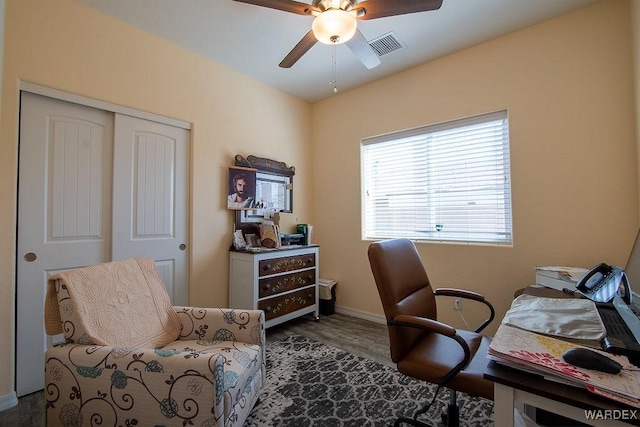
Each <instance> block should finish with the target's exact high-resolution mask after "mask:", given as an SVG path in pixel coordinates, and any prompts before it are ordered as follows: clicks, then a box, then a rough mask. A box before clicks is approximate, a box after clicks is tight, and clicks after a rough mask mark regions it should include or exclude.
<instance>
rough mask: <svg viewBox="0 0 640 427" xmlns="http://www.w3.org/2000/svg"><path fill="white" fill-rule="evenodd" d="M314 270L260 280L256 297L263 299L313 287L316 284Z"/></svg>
mask: <svg viewBox="0 0 640 427" xmlns="http://www.w3.org/2000/svg"><path fill="white" fill-rule="evenodd" d="M315 279H316V270H315V269H313V270H305V271H299V272H297V273H290V274H284V275H281V276H274V277H266V278H264V279H260V284H259V291H258V297H259V298H265V297H269V296H271V295H276V294H281V293H282V292H286V291H292V290H294V289H297V288H302V287H305V286H309V285H313V284H314V283H315V282H316V280H315Z"/></svg>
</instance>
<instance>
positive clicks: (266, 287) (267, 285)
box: [262, 283, 271, 291]
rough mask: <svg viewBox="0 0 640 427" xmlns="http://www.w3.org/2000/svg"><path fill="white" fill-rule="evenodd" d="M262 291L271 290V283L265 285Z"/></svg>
mask: <svg viewBox="0 0 640 427" xmlns="http://www.w3.org/2000/svg"><path fill="white" fill-rule="evenodd" d="M262 289H264V290H265V291H268V290H269V289H271V283H267V284H265V285H264V286H263V287H262Z"/></svg>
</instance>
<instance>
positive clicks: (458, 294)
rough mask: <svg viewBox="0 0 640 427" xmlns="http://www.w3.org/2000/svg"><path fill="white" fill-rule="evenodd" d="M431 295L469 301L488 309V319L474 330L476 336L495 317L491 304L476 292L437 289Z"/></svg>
mask: <svg viewBox="0 0 640 427" xmlns="http://www.w3.org/2000/svg"><path fill="white" fill-rule="evenodd" d="M433 294H434V295H436V296H445V297H455V298H465V299H470V300H473V301H478V302H481V303H483V304H484V305H486V306H487V308H489V317H488V318H486V319H485V320H484V322H482V323H481V324H480V326H478V327H477V328H476V329H475V331H474V332H475V333H477V334H478V333H480V332H482V330H483V329H484V328H486V327H487V326H488V325H489V324H490V323H491V322H493V319H494V318H495V317H496V311H495V310H494V308H493V305H491V303H490V302H489V301H487V300H486V299H485V298H484V295H482V294H479V293H477V292H472V291H467V290H465V289H455V288H438V289H435V290H434V291H433Z"/></svg>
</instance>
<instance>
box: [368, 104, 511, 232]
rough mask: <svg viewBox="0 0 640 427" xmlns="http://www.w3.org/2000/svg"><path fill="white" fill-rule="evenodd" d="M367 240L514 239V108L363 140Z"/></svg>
mask: <svg viewBox="0 0 640 427" xmlns="http://www.w3.org/2000/svg"><path fill="white" fill-rule="evenodd" d="M361 161H362V186H363V188H362V217H363V218H362V220H363V221H362V224H363V225H362V234H363V239H366V240H369V239H386V238H394V237H407V238H409V239H412V240H437V241H455V242H477V243H499V244H508V243H511V178H510V170H509V128H508V118H507V112H506V111H499V112H495V113H489V114H484V115H481V116H475V117H470V118H465V119H461V120H455V121H451V122H446V123H440V124H437V125H431V126H424V127H420V128H416V129H410V130H405V131H400V132H395V133H393V134H388V135H382V136H377V137H373V138H367V139H365V140H363V142H362V148H361Z"/></svg>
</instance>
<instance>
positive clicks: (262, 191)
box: [235, 154, 296, 232]
mask: <svg viewBox="0 0 640 427" xmlns="http://www.w3.org/2000/svg"><path fill="white" fill-rule="evenodd" d="M235 166H237V167H241V168H251V169H256V195H255V201H256V204H257V205H258V206H259V208H258V209H253V210H237V211H236V229H239V230H243V231H245V232H246V230H247V229H255V228H257V226H258V225H259V224H260V222H261V221H262V220H263V219H264V214H265V209H268V210H271V211H273V212H289V213H290V212H293V176H294V175H295V173H296V168H295V167H294V166H287V164H286V163H285V162H279V161H277V160H272V159H267V158H264V157H256V156H253V155H250V156H247V157H246V158H245V157H243V156H241V155H240V154H237V155H236V156H235Z"/></svg>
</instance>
